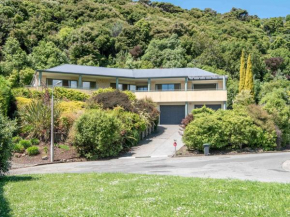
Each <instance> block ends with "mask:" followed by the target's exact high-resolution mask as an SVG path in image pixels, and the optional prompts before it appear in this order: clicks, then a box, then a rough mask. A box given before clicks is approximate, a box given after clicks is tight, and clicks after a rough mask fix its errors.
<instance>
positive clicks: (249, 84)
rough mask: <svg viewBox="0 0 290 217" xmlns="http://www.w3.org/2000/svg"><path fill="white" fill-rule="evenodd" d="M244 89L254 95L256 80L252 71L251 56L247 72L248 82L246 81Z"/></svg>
mask: <svg viewBox="0 0 290 217" xmlns="http://www.w3.org/2000/svg"><path fill="white" fill-rule="evenodd" d="M244 89H245V90H250V91H251V94H254V79H253V71H252V61H251V54H250V55H249V57H248V62H247V71H246V80H245V87H244Z"/></svg>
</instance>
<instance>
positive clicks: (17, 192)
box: [0, 174, 290, 217]
mask: <svg viewBox="0 0 290 217" xmlns="http://www.w3.org/2000/svg"><path fill="white" fill-rule="evenodd" d="M289 215H290V185H289V184H275V183H260V182H243V181H236V180H234V181H233V180H214V179H198V178H183V177H170V176H149V175H126V174H60V175H32V176H13V177H6V178H2V179H1V178H0V216H1V217H2V216H53V217H55V216H110V217H111V216H166V217H167V216H275V217H277V216H289Z"/></svg>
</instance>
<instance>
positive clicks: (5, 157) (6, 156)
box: [0, 113, 16, 176]
mask: <svg viewBox="0 0 290 217" xmlns="http://www.w3.org/2000/svg"><path fill="white" fill-rule="evenodd" d="M15 129H16V122H15V121H10V120H8V118H7V117H5V116H3V115H2V114H1V113H0V176H2V175H4V173H6V172H7V171H8V170H9V167H10V163H9V160H10V158H11V156H12V148H11V147H12V144H11V139H12V135H13V132H14V131H15Z"/></svg>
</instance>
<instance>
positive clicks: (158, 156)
mask: <svg viewBox="0 0 290 217" xmlns="http://www.w3.org/2000/svg"><path fill="white" fill-rule="evenodd" d="M170 157H172V156H171V155H156V156H136V157H120V158H118V159H146V158H170Z"/></svg>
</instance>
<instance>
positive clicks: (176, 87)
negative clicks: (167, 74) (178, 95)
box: [156, 84, 181, 91]
mask: <svg viewBox="0 0 290 217" xmlns="http://www.w3.org/2000/svg"><path fill="white" fill-rule="evenodd" d="M180 86H181V85H180V84H156V90H161V91H173V90H180Z"/></svg>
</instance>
